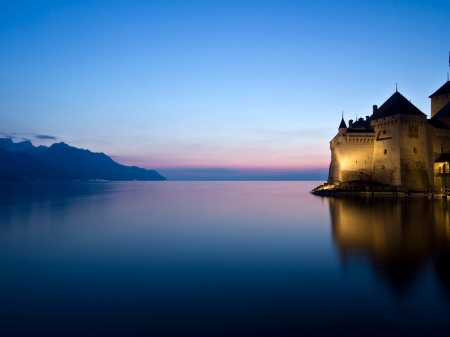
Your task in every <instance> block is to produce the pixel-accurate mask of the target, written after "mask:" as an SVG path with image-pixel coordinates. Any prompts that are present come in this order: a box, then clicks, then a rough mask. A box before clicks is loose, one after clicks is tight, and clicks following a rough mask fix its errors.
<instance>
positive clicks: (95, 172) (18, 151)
mask: <svg viewBox="0 0 450 337" xmlns="http://www.w3.org/2000/svg"><path fill="white" fill-rule="evenodd" d="M0 180H139V181H146V180H157V181H164V180H167V179H166V178H164V177H163V176H162V175H160V174H159V173H158V172H156V171H155V170H146V169H143V168H139V167H136V166H131V167H129V166H124V165H121V164H119V163H116V162H115V161H114V160H112V159H111V158H110V157H108V156H107V155H105V154H104V153H94V152H91V151H89V150H83V149H78V148H76V147H72V146H69V145H67V144H65V143H56V144H53V145H52V146H50V147H46V146H38V147H36V146H33V144H31V142H30V141H23V142H19V143H14V142H12V140H11V139H10V138H0Z"/></svg>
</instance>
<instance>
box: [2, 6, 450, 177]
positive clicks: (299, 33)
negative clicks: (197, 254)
mask: <svg viewBox="0 0 450 337" xmlns="http://www.w3.org/2000/svg"><path fill="white" fill-rule="evenodd" d="M449 17H450V3H449V2H448V1H429V0H428V1H383V0H381V1H345V0H344V1H321V0H318V1H317V0H316V1H282V0H280V1H264V0H259V1H245V0H241V1H233V0H227V1H220V0H216V1H195V0H193V1H171V0H165V1H113V0H110V1H82V0H77V1H62V0H59V1H37V0H34V1H26V0H24V1H0V137H12V138H13V141H15V142H17V141H21V140H23V139H28V140H31V141H32V143H33V144H34V145H46V146H49V145H51V144H52V143H55V142H65V143H68V144H69V145H72V146H76V147H79V148H84V149H89V150H91V151H94V152H104V153H105V154H107V155H109V156H111V157H112V158H113V159H114V160H115V161H117V162H119V163H121V164H125V165H136V166H140V167H145V168H148V169H156V170H158V171H159V172H161V173H162V174H166V176H168V178H169V179H174V180H177V179H190V178H192V179H194V180H195V179H200V180H201V179H206V177H208V179H219V178H220V177H221V178H220V179H226V180H229V179H232V178H233V177H235V178H239V179H244V178H243V177H247V178H249V179H252V177H253V178H254V177H262V176H265V177H266V178H267V177H269V176H273V177H275V176H276V177H277V178H276V179H277V180H279V179H288V180H289V179H302V177H303V179H310V178H311V179H313V178H314V177H316V178H317V177H320V178H323V179H325V178H326V172H327V168H328V166H329V161H330V150H329V141H330V140H331V139H332V138H333V137H334V136H335V134H336V133H337V128H338V126H339V123H340V120H341V114H342V112H343V113H344V117H345V119H346V120H347V121H348V120H349V119H355V117H356V116H358V117H365V116H367V115H370V114H371V111H372V105H374V104H377V105H381V104H382V103H383V102H384V101H386V100H387V99H388V98H389V97H390V96H391V95H392V94H393V93H394V92H395V84H396V83H398V90H399V92H401V93H402V94H403V95H404V96H405V97H407V98H408V99H411V101H412V103H413V104H414V105H416V106H417V107H418V108H419V109H420V110H422V111H423V112H424V113H426V114H428V115H429V110H430V103H429V98H428V96H429V95H430V94H432V93H433V92H434V91H435V90H437V89H438V88H439V87H440V86H441V85H442V84H444V83H445V81H446V80H447V72H448V71H449V50H450V38H449V36H448V18H449ZM314 174H316V176H314ZM193 177H194V178H193ZM224 177H227V178H224ZM230 177H231V178H230ZM280 177H284V178H280ZM307 177H309V178H307Z"/></svg>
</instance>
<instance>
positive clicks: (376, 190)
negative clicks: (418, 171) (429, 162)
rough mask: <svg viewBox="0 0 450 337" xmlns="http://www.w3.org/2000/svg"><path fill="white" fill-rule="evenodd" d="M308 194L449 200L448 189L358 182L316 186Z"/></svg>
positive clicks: (449, 193)
mask: <svg viewBox="0 0 450 337" xmlns="http://www.w3.org/2000/svg"><path fill="white" fill-rule="evenodd" d="M309 193H311V194H314V195H317V196H326V197H345V196H363V197H373V196H391V197H394V198H397V197H403V198H408V197H420V198H425V199H429V198H430V199H432V198H443V199H447V198H449V199H450V191H449V190H448V189H446V190H445V189H441V190H439V191H438V190H433V189H432V188H428V189H423V188H417V187H399V186H391V185H382V184H367V183H362V182H360V181H356V182H347V183H336V184H328V183H324V184H323V185H320V186H317V187H316V188H314V189H313V190H311V191H310V192H309Z"/></svg>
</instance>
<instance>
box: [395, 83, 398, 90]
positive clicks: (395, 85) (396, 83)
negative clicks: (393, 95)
mask: <svg viewBox="0 0 450 337" xmlns="http://www.w3.org/2000/svg"><path fill="white" fill-rule="evenodd" d="M395 92H398V90H397V83H395Z"/></svg>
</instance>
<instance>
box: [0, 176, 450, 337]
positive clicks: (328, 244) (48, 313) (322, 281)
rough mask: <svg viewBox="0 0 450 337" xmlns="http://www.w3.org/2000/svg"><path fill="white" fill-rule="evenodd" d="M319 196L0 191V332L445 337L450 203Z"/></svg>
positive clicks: (62, 187)
mask: <svg viewBox="0 0 450 337" xmlns="http://www.w3.org/2000/svg"><path fill="white" fill-rule="evenodd" d="M316 185H318V183H314V182H108V183H101V182H92V183H83V182H76V183H75V182H73V183H50V182H45V183H44V182H34V183H31V182H27V183H25V182H24V183H22V182H14V183H13V182H11V183H0V275H1V276H0V326H1V330H2V331H3V333H2V334H4V335H6V336H15V335H17V336H20V335H30V336H31V335H32V336H37V335H42V336H62V335H65V336H80V335H105V336H106V335H108V336H114V335H117V336H121V335H142V336H149V335H152V336H201V335H207V336H236V335H246V336H248V335H252V334H253V335H274V336H275V335H279V336H281V335H283V336H291V335H292V336H297V335H299V334H305V335H331V334H333V335H344V334H345V335H361V334H364V335H380V334H393V333H397V334H401V335H410V336H411V335H424V334H427V335H435V336H440V335H442V336H444V335H447V333H448V331H449V329H450V319H449V317H450V216H449V202H448V201H445V200H424V199H408V200H404V199H398V200H393V199H391V198H374V199H372V198H367V199H362V198H338V199H329V198H322V197H317V196H313V195H310V194H309V193H308V191H309V190H311V189H312V188H313V187H315V186H316Z"/></svg>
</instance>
